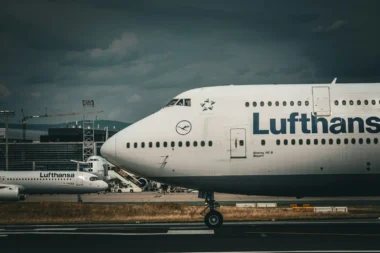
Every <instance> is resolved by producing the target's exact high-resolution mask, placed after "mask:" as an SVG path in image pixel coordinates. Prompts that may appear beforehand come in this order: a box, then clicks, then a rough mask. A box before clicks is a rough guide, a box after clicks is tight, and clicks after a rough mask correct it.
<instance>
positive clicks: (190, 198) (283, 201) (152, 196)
mask: <svg viewBox="0 0 380 253" xmlns="http://www.w3.org/2000/svg"><path fill="white" fill-rule="evenodd" d="M82 199H83V201H84V202H85V203H98V204H100V203H103V204H144V203H180V204H189V205H204V200H202V199H199V198H198V193H169V194H159V193H157V192H142V193H107V194H85V195H82ZM215 199H216V200H217V201H218V202H219V203H220V204H221V205H235V204H236V203H242V202H244V203H246V202H260V203H277V204H278V205H279V206H288V207H289V205H290V204H311V205H335V206H355V205H380V197H331V198H302V199H296V198H293V197H266V196H245V195H234V194H222V193H216V194H215ZM44 201H60V202H77V197H76V195H62V194H61V195H28V196H27V198H26V200H25V202H44Z"/></svg>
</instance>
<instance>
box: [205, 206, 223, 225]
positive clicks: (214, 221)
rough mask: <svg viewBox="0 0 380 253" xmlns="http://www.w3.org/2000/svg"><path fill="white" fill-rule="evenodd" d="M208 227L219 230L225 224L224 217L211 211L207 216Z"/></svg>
mask: <svg viewBox="0 0 380 253" xmlns="http://www.w3.org/2000/svg"><path fill="white" fill-rule="evenodd" d="M205 223H206V226H207V227H209V228H219V227H220V226H222V224H223V215H222V214H221V213H219V212H218V211H215V210H213V211H210V212H208V213H207V214H206V216H205Z"/></svg>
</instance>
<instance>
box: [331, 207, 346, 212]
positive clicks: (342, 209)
mask: <svg viewBox="0 0 380 253" xmlns="http://www.w3.org/2000/svg"><path fill="white" fill-rule="evenodd" d="M334 209H335V210H334V212H335V213H348V208H347V207H346V206H336V207H334Z"/></svg>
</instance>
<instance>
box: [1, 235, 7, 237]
mask: <svg viewBox="0 0 380 253" xmlns="http://www.w3.org/2000/svg"><path fill="white" fill-rule="evenodd" d="M7 236H8V235H0V237H7Z"/></svg>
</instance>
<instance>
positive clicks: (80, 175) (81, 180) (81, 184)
mask: <svg viewBox="0 0 380 253" xmlns="http://www.w3.org/2000/svg"><path fill="white" fill-rule="evenodd" d="M77 186H83V174H82V173H78V177H77Z"/></svg>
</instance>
